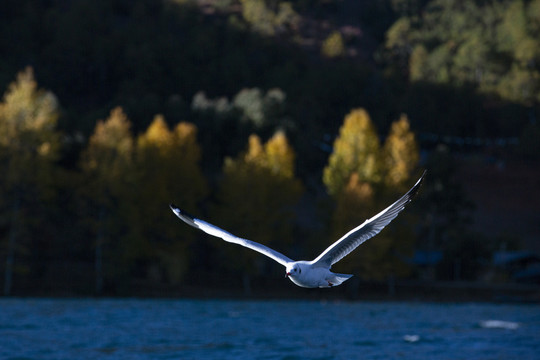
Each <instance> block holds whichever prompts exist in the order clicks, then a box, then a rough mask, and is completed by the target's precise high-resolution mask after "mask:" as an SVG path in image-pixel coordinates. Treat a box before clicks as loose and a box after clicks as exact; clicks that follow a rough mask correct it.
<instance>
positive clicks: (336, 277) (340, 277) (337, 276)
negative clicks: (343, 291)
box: [330, 273, 353, 286]
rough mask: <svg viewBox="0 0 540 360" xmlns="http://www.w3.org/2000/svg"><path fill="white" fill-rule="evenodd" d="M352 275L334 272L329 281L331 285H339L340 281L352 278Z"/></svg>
mask: <svg viewBox="0 0 540 360" xmlns="http://www.w3.org/2000/svg"><path fill="white" fill-rule="evenodd" d="M352 277H353V276H352V275H349V274H336V273H334V276H333V278H332V279H330V282H331V283H332V285H334V286H336V285H341V283H343V282H345V281H347V280H349V279H350V278H352Z"/></svg>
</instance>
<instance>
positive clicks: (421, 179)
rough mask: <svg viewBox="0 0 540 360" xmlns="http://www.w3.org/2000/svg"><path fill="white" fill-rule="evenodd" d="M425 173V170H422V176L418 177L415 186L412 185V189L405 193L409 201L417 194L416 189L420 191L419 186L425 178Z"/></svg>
mask: <svg viewBox="0 0 540 360" xmlns="http://www.w3.org/2000/svg"><path fill="white" fill-rule="evenodd" d="M426 173H427V170H424V172H423V173H422V176H420V179H418V181H417V182H416V184H414V186H413V187H412V189H411V190H409V192H408V193H407V194H408V198H409V201H410V200H412V199H413V198H414V197H415V196H416V194H417V193H418V189H420V186H421V185H422V183H423V182H424V178H425V177H426Z"/></svg>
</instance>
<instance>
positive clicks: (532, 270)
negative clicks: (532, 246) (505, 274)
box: [512, 263, 540, 280]
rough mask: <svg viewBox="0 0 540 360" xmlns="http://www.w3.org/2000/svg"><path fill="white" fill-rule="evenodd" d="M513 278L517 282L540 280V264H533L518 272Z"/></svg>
mask: <svg viewBox="0 0 540 360" xmlns="http://www.w3.org/2000/svg"><path fill="white" fill-rule="evenodd" d="M512 277H513V278H514V279H516V280H528V279H540V263H536V264H532V265H530V266H528V267H527V268H526V269H523V270H520V271H516V272H515V273H514V275H513V276H512Z"/></svg>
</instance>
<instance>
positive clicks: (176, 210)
mask: <svg viewBox="0 0 540 360" xmlns="http://www.w3.org/2000/svg"><path fill="white" fill-rule="evenodd" d="M169 207H170V208H171V210H172V211H173V213H174V214H175V215H176V216H178V217H179V218H180V220H182V221H184V222H185V223H187V224H189V225H191V226H193V227H195V228H199V227H198V226H197V225H196V224H195V217H193V216H191V215H190V214H188V213H187V212H185V211H184V210H181V209H180V208H179V207H178V206H176V205H174V204H173V203H171V204H169Z"/></svg>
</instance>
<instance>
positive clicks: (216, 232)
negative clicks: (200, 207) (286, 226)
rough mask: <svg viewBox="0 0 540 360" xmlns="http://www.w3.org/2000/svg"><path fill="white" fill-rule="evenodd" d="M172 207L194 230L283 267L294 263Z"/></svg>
mask: <svg viewBox="0 0 540 360" xmlns="http://www.w3.org/2000/svg"><path fill="white" fill-rule="evenodd" d="M170 207H171V210H172V211H173V213H174V214H175V215H176V216H178V217H179V218H180V219H181V220H183V221H184V222H185V223H186V224H188V225H191V226H193V227H194V228H197V229H199V230H202V231H204V232H205V233H207V234H209V235H212V236H216V237H218V238H221V239H223V240H225V241H227V242H230V243H233V244H238V245H242V246H244V247H247V248H248V249H251V250H255V251H257V252H260V253H261V254H263V255H266V256H268V257H269V258H271V259H273V260H275V261H277V262H278V263H280V264H281V265H283V266H287V263H290V262H292V261H293V260H291V259H289V258H288V257H286V256H285V255H283V254H281V253H280V252H277V251H275V250H272V249H270V248H269V247H267V246H264V245H262V244H259V243H256V242H255V241H251V240H247V239H242V238H239V237H238V236H235V235H233V234H231V233H229V232H227V231H225V230H223V229H220V228H219V227H217V226H214V225H212V224H210V223H207V222H206V221H203V220H200V219H197V218H195V217H193V216H191V215H189V214H187V213H186V212H185V211H183V210H180V209H179V208H178V207H177V206H175V205H174V204H171V205H170Z"/></svg>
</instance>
